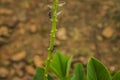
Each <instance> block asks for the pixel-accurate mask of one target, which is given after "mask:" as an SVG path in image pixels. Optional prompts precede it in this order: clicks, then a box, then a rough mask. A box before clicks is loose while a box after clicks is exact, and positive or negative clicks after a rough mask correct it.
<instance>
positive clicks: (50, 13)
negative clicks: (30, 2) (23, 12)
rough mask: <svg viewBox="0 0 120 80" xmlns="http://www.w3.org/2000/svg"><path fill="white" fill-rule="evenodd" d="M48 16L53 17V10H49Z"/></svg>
mask: <svg viewBox="0 0 120 80" xmlns="http://www.w3.org/2000/svg"><path fill="white" fill-rule="evenodd" d="M48 17H49V18H50V19H51V18H52V12H51V11H49V12H48Z"/></svg>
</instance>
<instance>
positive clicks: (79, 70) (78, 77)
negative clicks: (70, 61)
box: [72, 63, 84, 80]
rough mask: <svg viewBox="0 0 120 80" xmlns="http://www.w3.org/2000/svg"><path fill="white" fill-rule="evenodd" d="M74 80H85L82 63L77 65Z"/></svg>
mask: <svg viewBox="0 0 120 80" xmlns="http://www.w3.org/2000/svg"><path fill="white" fill-rule="evenodd" d="M72 80H84V67H83V65H82V64H81V63H77V64H76V65H75V69H74V72H73V77H72Z"/></svg>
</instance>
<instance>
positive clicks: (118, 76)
mask: <svg viewBox="0 0 120 80" xmlns="http://www.w3.org/2000/svg"><path fill="white" fill-rule="evenodd" d="M112 80H120V72H117V73H116V74H115V75H114V76H113V78H112Z"/></svg>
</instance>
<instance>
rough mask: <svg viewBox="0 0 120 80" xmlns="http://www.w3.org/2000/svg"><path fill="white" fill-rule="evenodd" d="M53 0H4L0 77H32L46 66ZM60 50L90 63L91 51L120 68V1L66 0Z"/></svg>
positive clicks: (0, 2) (60, 20)
mask: <svg viewBox="0 0 120 80" xmlns="http://www.w3.org/2000/svg"><path fill="white" fill-rule="evenodd" d="M51 1H52V0H0V80H31V79H32V77H33V75H34V73H35V68H36V66H41V67H44V65H43V63H44V61H45V60H46V57H47V48H48V47H49V38H50V36H49V34H50V30H51V21H50V19H49V16H48V12H49V11H50V10H49V8H48V7H47V6H48V5H51V4H52V2H51ZM59 2H63V1H62V0H60V1H59ZM65 2H66V4H65V5H64V6H63V7H60V8H59V11H61V10H62V14H61V15H59V16H58V25H57V34H56V40H55V45H56V46H57V47H56V50H59V51H61V52H62V53H63V54H65V55H68V56H73V64H75V63H76V62H81V63H83V64H84V65H86V64H87V62H88V59H89V58H90V57H92V56H94V57H96V58H98V59H99V60H101V61H102V62H103V63H104V64H105V65H106V66H107V67H108V69H109V70H110V71H117V70H120V60H119V58H120V46H119V44H120V0H92V1H91V0H71V1H70V0H65Z"/></svg>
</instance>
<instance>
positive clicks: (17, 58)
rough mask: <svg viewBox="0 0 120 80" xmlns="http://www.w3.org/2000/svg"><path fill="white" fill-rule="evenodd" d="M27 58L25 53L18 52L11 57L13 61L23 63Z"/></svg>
mask: <svg viewBox="0 0 120 80" xmlns="http://www.w3.org/2000/svg"><path fill="white" fill-rule="evenodd" d="M26 56H27V54H26V52H25V51H21V52H18V53H16V54H14V55H13V56H12V57H11V60H12V61H21V60H23V59H25V58H26Z"/></svg>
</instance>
